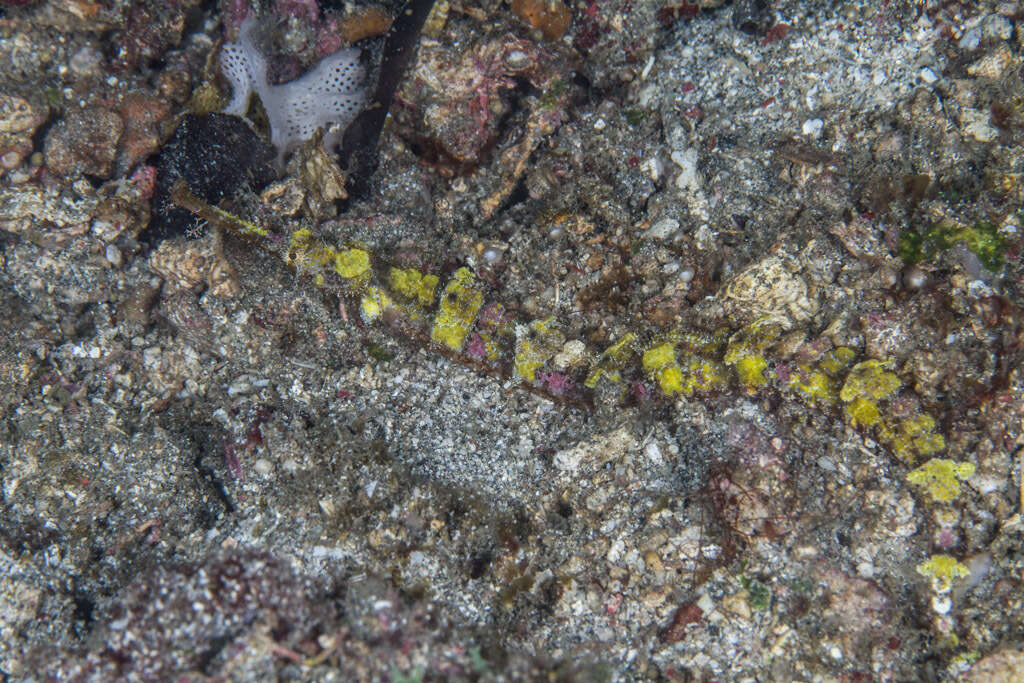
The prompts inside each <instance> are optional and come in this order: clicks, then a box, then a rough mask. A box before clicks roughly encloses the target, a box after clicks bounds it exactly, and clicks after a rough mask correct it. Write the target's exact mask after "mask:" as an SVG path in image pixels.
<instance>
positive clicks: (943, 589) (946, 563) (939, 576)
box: [917, 555, 971, 594]
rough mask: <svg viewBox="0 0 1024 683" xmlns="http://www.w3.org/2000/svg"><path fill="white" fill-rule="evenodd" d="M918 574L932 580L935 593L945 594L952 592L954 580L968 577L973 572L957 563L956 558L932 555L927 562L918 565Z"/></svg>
mask: <svg viewBox="0 0 1024 683" xmlns="http://www.w3.org/2000/svg"><path fill="white" fill-rule="evenodd" d="M917 573H918V574H920V575H921V576H927V577H928V578H930V579H931V580H932V587H933V588H934V589H935V592H936V593H939V594H943V593H948V592H949V591H950V589H951V588H952V587H953V581H954V580H956V579H959V578H962V577H964V576H967V575H968V574H970V573H971V572H970V571H969V570H968V569H967V567H965V566H964V565H962V564H960V563H959V562H957V561H956V558H955V557H952V556H950V555H932V556H931V557H930V558H928V561H927V562H922V563H921V564H919V565H917Z"/></svg>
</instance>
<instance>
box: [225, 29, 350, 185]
mask: <svg viewBox="0 0 1024 683" xmlns="http://www.w3.org/2000/svg"><path fill="white" fill-rule="evenodd" d="M255 28H256V21H255V19H253V18H252V16H251V15H250V16H249V17H247V18H246V20H245V21H244V22H242V26H241V28H240V30H239V36H238V42H237V43H225V44H224V49H223V50H222V52H221V55H220V66H221V70H222V71H223V72H224V76H225V77H227V79H228V81H230V83H231V89H232V93H231V101H230V102H229V103H228V105H227V106H226V107H225V108H224V113H225V114H234V115H236V116H245V112H246V110H247V109H248V106H249V96H250V94H252V92H253V91H254V90H255V91H256V94H257V95H258V96H259V98H260V102H261V103H262V104H263V109H264V110H266V112H267V118H268V119H269V121H270V141H271V143H272V144H273V145H274V147H276V148H277V155H278V156H277V161H278V165H279V166H280V165H281V163H282V162H283V161H284V157H285V155H286V154H288V153H289V152H291V151H292V150H293V149H294V148H295V147H296V146H298V145H299V144H300V143H301V142H303V141H304V140H307V139H309V138H310V137H312V135H313V133H315V132H316V130H317V128H323V129H324V144H325V145H326V146H327V148H328V149H331V148H332V147H334V146H336V144H337V143H338V142H339V141H340V140H341V135H342V134H343V133H344V132H345V128H346V127H348V124H350V123H351V122H352V119H354V118H355V117H356V115H357V114H358V113H359V112H360V110H362V108H363V106H364V105H365V104H366V87H365V83H364V80H365V78H366V73H365V71H364V69H363V66H362V64H360V63H359V50H358V49H356V48H348V49H345V50H339V51H338V52H335V53H334V54H332V55H328V56H326V57H324V58H323V59H322V60H320V63H319V64H317V65H316V66H315V67H314V68H312V69H311V70H310V71H308V72H307V73H305V74H304V75H303V76H301V77H299V78H297V79H295V80H294V81H290V82H288V83H282V84H281V85H270V83H269V82H268V81H267V60H266V59H265V58H264V57H263V55H262V54H260V52H259V50H258V49H257V48H256V42H255V40H254V38H253V31H254V29H255Z"/></svg>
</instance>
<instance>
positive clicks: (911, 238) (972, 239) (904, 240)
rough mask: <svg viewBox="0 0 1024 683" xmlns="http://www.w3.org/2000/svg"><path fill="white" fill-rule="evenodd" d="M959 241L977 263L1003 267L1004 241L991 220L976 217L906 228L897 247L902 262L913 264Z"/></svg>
mask: <svg viewBox="0 0 1024 683" xmlns="http://www.w3.org/2000/svg"><path fill="white" fill-rule="evenodd" d="M957 242H963V243H964V244H965V245H967V248H968V249H970V250H971V253H972V254H974V255H975V256H977V257H978V260H979V261H981V265H983V266H985V267H986V268H987V269H989V270H990V271H992V272H996V271H998V270H999V269H1000V268H1002V267H1003V257H1004V255H1005V253H1006V242H1005V240H1004V239H1003V237H1002V235H1000V234H999V230H998V228H997V227H996V225H995V224H993V223H989V222H987V221H978V222H977V223H974V224H973V225H957V224H956V223H937V224H936V225H933V226H932V227H931V228H929V229H927V230H925V231H924V232H918V231H917V230H906V231H904V232H903V233H902V234H901V235H900V238H899V244H898V247H897V251H898V253H899V256H900V258H901V259H903V262H904V263H907V264H910V265H914V264H916V263H920V262H921V261H924V260H927V259H930V258H932V257H934V256H935V255H937V254H938V253H940V252H943V251H946V250H947V249H950V248H951V247H953V246H954V245H955V244H956V243H957Z"/></svg>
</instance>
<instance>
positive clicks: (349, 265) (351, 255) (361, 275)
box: [334, 249, 370, 281]
mask: <svg viewBox="0 0 1024 683" xmlns="http://www.w3.org/2000/svg"><path fill="white" fill-rule="evenodd" d="M334 272H335V273H337V274H338V275H340V276H341V277H343V278H345V279H346V280H357V281H358V280H363V279H365V278H367V277H369V275H370V254H369V252H366V251H363V250H362V249H342V250H341V251H339V252H337V253H336V254H335V255H334Z"/></svg>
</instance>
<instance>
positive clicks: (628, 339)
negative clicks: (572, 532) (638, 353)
mask: <svg viewBox="0 0 1024 683" xmlns="http://www.w3.org/2000/svg"><path fill="white" fill-rule="evenodd" d="M635 342H636V335H635V334H633V333H632V332H629V333H628V334H625V335H623V337H622V339H620V340H619V341H617V342H615V343H614V344H612V345H611V346H609V347H608V348H607V349H605V350H604V353H602V354H601V356H600V358H598V360H597V363H596V364H595V365H594V369H593V370H591V371H590V374H589V375H587V378H586V379H585V380H584V381H583V386H585V387H587V388H588V389H593V388H594V387H596V386H597V383H598V382H599V381H600V380H601V378H602V377H604V378H605V379H607V380H609V381H611V382H621V381H622V377H621V376H620V375H619V370H620V369H622V366H623V365H625V364H626V362H627V361H629V359H630V357H631V356H632V355H633V344H634V343H635Z"/></svg>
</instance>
